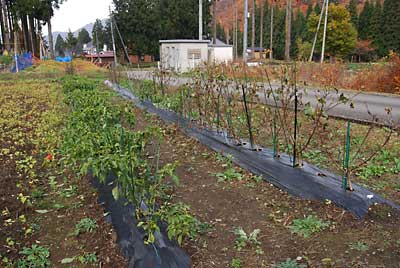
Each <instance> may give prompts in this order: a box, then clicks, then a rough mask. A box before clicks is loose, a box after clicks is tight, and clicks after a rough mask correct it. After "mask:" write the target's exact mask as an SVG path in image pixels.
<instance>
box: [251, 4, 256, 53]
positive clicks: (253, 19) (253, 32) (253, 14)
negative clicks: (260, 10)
mask: <svg viewBox="0 0 400 268" xmlns="http://www.w3.org/2000/svg"><path fill="white" fill-rule="evenodd" d="M255 42H256V0H253V3H252V7H251V58H252V59H254V52H255V48H254V46H255Z"/></svg>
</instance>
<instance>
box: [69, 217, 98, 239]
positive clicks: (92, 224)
mask: <svg viewBox="0 0 400 268" xmlns="http://www.w3.org/2000/svg"><path fill="white" fill-rule="evenodd" d="M96 228H97V223H96V221H95V220H92V219H90V218H84V219H82V220H80V221H79V222H78V223H77V224H76V225H75V231H74V234H75V235H79V234H81V233H91V232H93V231H94V230H95V229H96Z"/></svg>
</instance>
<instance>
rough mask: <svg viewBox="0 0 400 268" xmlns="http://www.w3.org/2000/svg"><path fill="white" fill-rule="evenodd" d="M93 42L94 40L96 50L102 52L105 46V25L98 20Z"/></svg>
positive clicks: (94, 28) (93, 30) (95, 23)
mask: <svg viewBox="0 0 400 268" xmlns="http://www.w3.org/2000/svg"><path fill="white" fill-rule="evenodd" d="M110 31H111V26H110ZM92 38H93V39H92V40H93V46H94V47H95V48H96V49H99V50H101V49H102V48H103V46H104V28H103V23H102V22H101V20H99V19H97V20H96V21H95V22H94V24H93V28H92Z"/></svg>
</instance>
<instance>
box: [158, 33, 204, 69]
mask: <svg viewBox="0 0 400 268" xmlns="http://www.w3.org/2000/svg"><path fill="white" fill-rule="evenodd" d="M209 43H210V41H209V40H187V39H177V40H160V61H161V64H162V66H163V68H165V69H168V70H174V71H176V72H186V71H188V70H190V69H193V68H195V67H196V66H198V65H200V64H202V63H206V62H208V44H209Z"/></svg>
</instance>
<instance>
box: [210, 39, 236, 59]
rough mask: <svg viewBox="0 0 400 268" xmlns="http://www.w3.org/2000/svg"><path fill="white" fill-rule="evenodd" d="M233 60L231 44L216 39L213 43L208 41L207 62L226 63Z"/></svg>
mask: <svg viewBox="0 0 400 268" xmlns="http://www.w3.org/2000/svg"><path fill="white" fill-rule="evenodd" d="M232 60H233V46H231V45H227V44H225V43H224V42H222V41H221V40H219V39H217V40H216V42H215V44H212V43H210V44H209V46H208V62H209V63H217V64H218V63H225V64H226V63H228V62H230V61H232Z"/></svg>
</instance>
